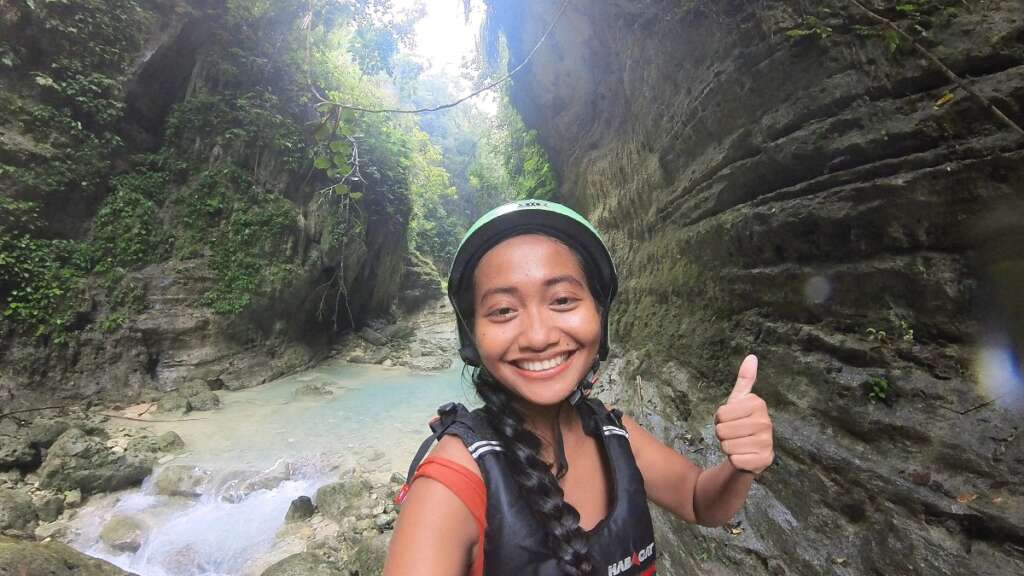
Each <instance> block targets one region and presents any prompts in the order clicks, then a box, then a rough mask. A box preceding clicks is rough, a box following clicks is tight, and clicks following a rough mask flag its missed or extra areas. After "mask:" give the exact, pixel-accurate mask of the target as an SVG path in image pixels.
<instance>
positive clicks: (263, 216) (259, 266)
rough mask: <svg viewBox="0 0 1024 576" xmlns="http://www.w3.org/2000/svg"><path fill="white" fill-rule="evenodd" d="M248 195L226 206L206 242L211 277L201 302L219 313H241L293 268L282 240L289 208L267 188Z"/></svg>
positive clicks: (290, 224)
mask: <svg viewBox="0 0 1024 576" xmlns="http://www.w3.org/2000/svg"><path fill="white" fill-rule="evenodd" d="M254 200H256V201H255V202H252V203H250V204H248V205H243V206H238V207H236V208H235V209H234V210H232V213H231V215H230V216H229V217H228V218H227V221H226V222H225V224H224V226H222V227H221V229H220V230H218V231H217V233H216V235H215V240H214V242H213V244H212V247H211V248H212V254H211V264H212V266H213V270H214V273H215V274H216V280H217V281H216V284H215V285H214V288H213V289H212V290H211V291H210V292H208V293H207V294H206V296H205V297H204V298H203V301H204V303H206V304H208V305H209V306H210V307H212V308H213V309H214V310H215V311H217V312H219V313H221V314H237V313H239V312H242V311H243V310H245V309H246V308H248V306H249V305H250V304H251V303H252V302H253V300H254V299H255V298H257V297H259V296H264V295H269V294H272V293H274V292H275V291H276V290H277V289H279V288H281V287H282V286H283V285H284V284H286V283H287V282H288V281H289V280H290V279H291V277H292V276H293V275H294V274H295V273H296V272H297V269H296V266H295V265H294V264H292V263H291V262H290V260H289V256H290V252H291V251H290V246H289V243H288V242H287V240H288V236H289V233H290V232H291V231H292V227H293V226H294V223H295V216H294V208H293V207H292V205H291V203H290V202H288V201H287V200H286V199H284V198H282V197H281V196H278V195H276V194H273V193H268V192H262V193H259V192H258V193H257V194H256V196H255V198H254Z"/></svg>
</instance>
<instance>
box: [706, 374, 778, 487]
mask: <svg viewBox="0 0 1024 576" xmlns="http://www.w3.org/2000/svg"><path fill="white" fill-rule="evenodd" d="M756 380H757V356H754V355H753V354H751V355H749V356H747V357H746V358H744V359H743V363H742V364H741V365H740V371H739V375H738V376H737V377H736V385H735V386H734V387H733V389H732V393H731V394H729V399H728V400H726V401H725V404H723V405H722V406H721V407H719V408H718V410H717V411H716V412H715V436H717V437H718V442H719V444H721V446H722V452H724V453H725V455H726V456H728V457H729V462H731V463H732V465H733V467H735V468H736V469H738V470H746V471H748V472H753V473H755V474H757V473H760V472H761V471H763V470H764V469H765V468H767V467H768V466H770V465H771V463H772V460H773V459H774V458H775V452H774V451H773V449H772V420H771V418H770V417H769V416H768V405H767V404H765V403H764V400H762V399H761V398H759V397H758V396H757V395H756V394H754V393H752V392H751V390H752V389H753V388H754V382H755V381H756Z"/></svg>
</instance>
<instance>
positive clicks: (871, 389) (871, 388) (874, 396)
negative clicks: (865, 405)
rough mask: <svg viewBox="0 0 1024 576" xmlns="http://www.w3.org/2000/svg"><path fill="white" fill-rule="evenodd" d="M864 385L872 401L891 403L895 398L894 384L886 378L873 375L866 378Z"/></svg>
mask: <svg viewBox="0 0 1024 576" xmlns="http://www.w3.org/2000/svg"><path fill="white" fill-rule="evenodd" d="M862 386H863V387H864V390H865V392H866V393H867V396H868V400H870V401H871V402H885V403H890V402H892V400H893V395H892V393H893V390H892V384H890V382H889V381H888V380H886V379H885V378H882V377H878V376H872V377H871V378H868V379H867V380H865V381H864V382H863V383H862Z"/></svg>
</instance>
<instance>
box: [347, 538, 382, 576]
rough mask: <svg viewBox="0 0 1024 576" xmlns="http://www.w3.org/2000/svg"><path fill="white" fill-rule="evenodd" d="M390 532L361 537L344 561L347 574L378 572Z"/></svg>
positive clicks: (380, 569) (379, 571)
mask: <svg viewBox="0 0 1024 576" xmlns="http://www.w3.org/2000/svg"><path fill="white" fill-rule="evenodd" d="M390 542H391V533H390V532H388V533H384V534H373V535H371V536H367V537H365V538H363V539H362V540H361V541H360V542H359V544H357V545H356V549H355V550H353V551H352V554H351V555H350V556H349V557H348V561H347V562H345V563H344V566H345V568H346V569H347V570H348V573H349V574H360V575H362V574H380V573H381V572H383V571H384V560H385V559H386V558H387V556H388V544H389V543H390Z"/></svg>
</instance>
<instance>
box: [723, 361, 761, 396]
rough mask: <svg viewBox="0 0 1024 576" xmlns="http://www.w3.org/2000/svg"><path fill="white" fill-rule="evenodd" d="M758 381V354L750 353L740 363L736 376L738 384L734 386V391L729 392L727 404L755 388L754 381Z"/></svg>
mask: <svg viewBox="0 0 1024 576" xmlns="http://www.w3.org/2000/svg"><path fill="white" fill-rule="evenodd" d="M756 381H757V356H754V355H753V354H748V355H747V357H746V358H744V359H743V363H742V364H740V372H739V374H738V375H737V376H736V385H735V386H733V388H732V392H731V393H730V394H729V399H728V400H726V404H728V403H729V402H732V401H734V400H739V399H740V398H743V397H744V396H746V395H747V394H750V391H751V390H752V389H753V388H754V382H756Z"/></svg>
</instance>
